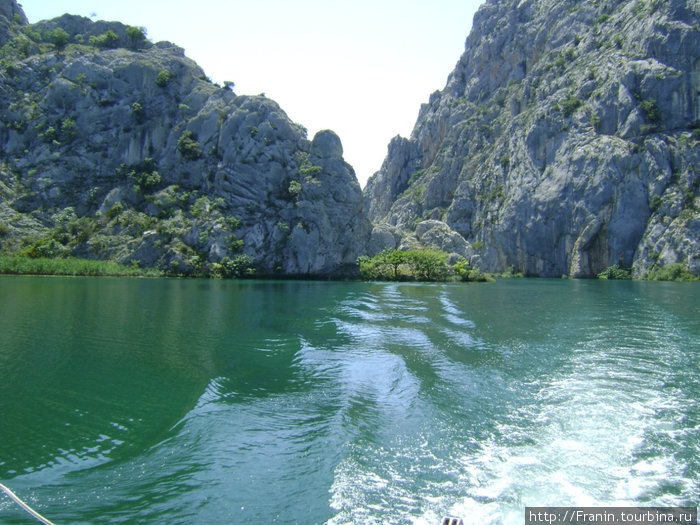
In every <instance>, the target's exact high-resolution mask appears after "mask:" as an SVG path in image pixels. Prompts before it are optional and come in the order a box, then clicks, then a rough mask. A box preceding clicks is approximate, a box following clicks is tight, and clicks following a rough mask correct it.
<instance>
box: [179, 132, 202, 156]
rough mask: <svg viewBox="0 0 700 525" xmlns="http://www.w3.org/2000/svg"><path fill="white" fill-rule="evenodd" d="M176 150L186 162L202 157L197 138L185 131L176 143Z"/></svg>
mask: <svg viewBox="0 0 700 525" xmlns="http://www.w3.org/2000/svg"><path fill="white" fill-rule="evenodd" d="M177 150H178V151H179V152H180V155H182V156H183V157H184V158H185V159H187V160H197V159H198V158H200V157H201V156H202V147H201V146H200V145H199V142H197V136H196V135H195V134H194V133H192V132H191V131H189V130H187V131H185V132H183V133H182V136H181V137H180V139H179V140H178V141H177Z"/></svg>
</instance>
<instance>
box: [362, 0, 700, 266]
mask: <svg viewBox="0 0 700 525" xmlns="http://www.w3.org/2000/svg"><path fill="white" fill-rule="evenodd" d="M699 27H700V13H699V12H698V4H697V2H696V1H694V0H669V1H660V0H600V1H597V2H570V1H565V0H506V1H503V0H498V1H496V0H488V1H487V2H486V3H485V4H484V5H483V6H482V7H481V8H480V9H479V11H478V12H477V14H476V16H475V18H474V24H473V30H472V33H471V34H470V35H469V38H468V39H467V42H466V49H465V52H464V54H463V55H462V57H461V58H460V60H459V62H458V63H457V65H456V67H455V69H454V71H453V72H452V73H451V74H450V76H449V78H448V81H447V85H446V86H445V88H444V89H443V90H442V91H438V92H435V93H433V95H431V97H430V100H429V102H428V103H427V104H424V105H423V106H422V107H421V109H420V112H419V115H418V121H417V122H416V125H415V128H414V130H413V132H412V134H411V137H410V139H404V138H400V137H397V138H396V139H394V140H393V141H392V142H391V144H390V145H389V151H388V155H387V157H386V159H385V161H384V163H383V165H382V167H381V169H380V170H379V172H377V173H376V174H375V175H374V176H373V177H372V178H371V179H370V181H369V183H368V184H367V187H366V188H365V193H364V194H365V202H366V206H367V209H368V213H369V216H370V218H371V220H372V221H373V222H375V223H386V224H389V225H391V226H392V227H394V228H396V229H397V230H398V231H400V232H401V234H402V235H403V236H404V237H405V238H409V237H415V236H416V234H417V233H418V226H419V225H420V224H421V223H422V222H421V221H430V220H440V221H443V222H444V223H445V224H446V225H447V226H448V227H449V228H450V229H451V230H452V231H453V232H455V233H457V234H459V235H460V236H461V237H462V238H463V239H465V240H466V241H468V242H469V243H471V244H476V243H478V246H480V250H479V255H480V262H479V264H480V266H481V268H482V269H483V270H487V271H503V270H505V269H506V268H507V267H509V266H511V265H515V266H516V267H517V268H518V270H520V271H522V272H524V273H526V274H536V275H542V276H557V277H558V276H560V275H570V276H574V277H590V276H592V275H594V274H596V273H598V272H600V271H602V270H603V269H605V268H606V267H608V266H610V265H613V264H616V263H622V264H624V265H626V266H632V267H633V269H634V273H635V275H637V276H639V275H642V274H643V273H644V272H645V271H647V270H649V269H650V268H651V267H652V266H654V265H665V264H672V263H682V264H685V265H687V266H688V267H689V269H691V270H692V271H693V272H695V273H696V274H697V273H698V272H699V271H700V228H699V225H700V207H699V206H700V201H699V200H698V187H699V185H700V29H699Z"/></svg>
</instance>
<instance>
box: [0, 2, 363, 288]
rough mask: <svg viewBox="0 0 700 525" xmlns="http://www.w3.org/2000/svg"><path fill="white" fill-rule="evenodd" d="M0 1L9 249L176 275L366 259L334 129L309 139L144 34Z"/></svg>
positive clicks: (330, 266)
mask: <svg viewBox="0 0 700 525" xmlns="http://www.w3.org/2000/svg"><path fill="white" fill-rule="evenodd" d="M1 1H2V3H1V4H0V18H2V19H3V20H4V22H3V23H5V22H6V23H7V26H8V27H10V28H11V31H9V32H8V33H7V34H8V35H9V37H10V38H11V39H10V40H9V42H8V43H7V44H6V45H5V47H4V51H5V58H4V59H3V60H2V62H0V96H1V97H2V100H3V101H4V104H3V106H2V108H0V144H2V149H1V150H0V243H2V247H3V248H4V249H5V250H6V251H15V252H16V251H22V250H26V249H27V247H28V246H29V247H32V246H33V247H34V248H36V249H37V250H40V251H41V250H48V251H51V250H53V251H54V252H55V251H56V250H58V251H59V252H61V253H62V254H72V255H76V256H83V257H90V258H100V259H102V258H109V259H114V260H118V261H120V262H124V263H131V262H134V263H138V264H141V265H148V266H158V267H160V268H165V269H168V270H172V271H176V272H178V273H191V272H196V271H197V270H198V269H200V268H201V267H202V266H203V265H211V264H214V263H217V264H219V263H222V262H223V263H225V262H226V261H230V260H233V259H235V258H236V257H240V256H247V258H248V260H249V261H250V262H252V264H253V265H254V266H255V267H256V268H257V269H258V272H259V273H262V274H286V275H326V274H337V273H342V272H343V271H345V270H346V269H348V268H351V267H353V266H354V264H355V261H356V258H357V257H358V256H359V255H361V254H362V253H365V251H366V242H367V240H368V236H369V228H370V226H369V222H368V220H367V218H366V215H365V213H364V209H363V206H364V205H363V199H362V193H361V189H360V186H359V184H358V182H357V180H356V178H355V174H354V172H353V170H352V168H351V167H350V166H349V165H348V164H347V163H346V162H344V160H343V158H342V145H341V142H340V139H339V138H338V137H337V135H335V133H333V132H332V131H321V132H319V133H318V134H317V135H316V137H314V138H313V140H311V141H310V140H308V139H307V137H306V130H305V129H304V128H303V127H302V126H301V125H299V124H296V123H294V122H292V121H291V120H290V119H289V118H288V117H287V115H286V114H285V113H284V111H283V110H282V109H281V108H280V107H279V106H278V105H277V104H276V103H275V102H274V101H272V100H270V99H267V98H265V97H264V96H238V95H236V94H235V93H234V92H233V91H232V89H231V88H230V87H228V86H227V87H220V86H217V85H215V84H213V83H212V82H211V81H210V80H209V79H208V78H207V77H206V75H205V74H204V72H203V71H202V70H201V69H200V68H199V67H198V66H197V65H196V64H195V63H194V62H192V61H191V60H190V59H188V58H187V57H185V55H184V52H183V50H182V49H181V48H179V47H177V46H175V45H173V44H170V43H168V42H159V43H156V44H153V43H151V42H149V41H148V40H146V39H145V38H144V36H143V34H142V33H140V32H139V31H138V28H132V27H127V26H124V25H122V24H119V23H112V22H110V23H106V22H92V21H90V20H89V19H86V18H82V17H75V16H70V15H64V16H63V17H60V18H58V19H55V20H51V21H45V22H41V23H39V24H35V25H26V19H24V18H22V20H20V18H21V17H23V15H22V14H21V11H18V9H19V8H18V7H17V5H16V4H15V3H14V1H8V0H1ZM15 13H20V15H19V16H14V14H15ZM8 14H9V15H12V16H10V17H9V18H8V16H7V15H8ZM20 22H21V23H23V24H25V26H24V27H23V28H20ZM49 241H51V242H49ZM53 241H55V242H53ZM56 243H57V244H56Z"/></svg>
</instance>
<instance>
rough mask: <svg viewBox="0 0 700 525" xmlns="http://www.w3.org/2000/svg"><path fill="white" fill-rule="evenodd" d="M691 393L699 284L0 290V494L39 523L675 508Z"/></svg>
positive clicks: (430, 520)
mask: <svg viewBox="0 0 700 525" xmlns="http://www.w3.org/2000/svg"><path fill="white" fill-rule="evenodd" d="M699 400H700V284H698V283H647V282H612V281H611V282H605V281H572V280H542V279H532V280H529V279H516V280H502V281H499V282H497V283H493V284H480V285H459V284H395V283H334V282H275V281H267V282H265V281H241V282H236V281H205V280H175V279H113V278H55V277H2V278H0V482H2V483H4V484H6V485H7V486H9V487H10V488H12V489H13V490H14V491H15V492H16V493H17V494H18V495H19V496H20V497H22V498H23V499H24V500H25V501H27V502H28V503H29V504H30V505H31V506H33V507H34V508H35V509H36V510H37V511H39V512H40V513H41V514H43V515H44V516H45V517H47V518H48V519H51V520H52V521H54V522H55V523H56V524H57V525H60V524H68V523H70V524H92V523H149V524H151V523H153V524H180V523H181V524H191V523H196V524H199V523H201V524H219V523H221V524H228V523H244V524H245V523H299V524H313V523H328V524H364V523H367V524H371V523H391V524H399V523H412V524H427V525H433V524H439V523H440V522H441V519H442V517H443V516H446V515H452V516H458V517H462V518H464V520H465V525H470V524H477V523H478V524H491V523H493V524H501V523H504V524H521V523H523V521H524V507H525V506H546V505H552V506H555V505H556V506H565V505H578V506H597V505H618V506H630V505H643V506H649V505H688V506H690V505H693V506H694V505H697V504H698V502H699V501H700V401H699ZM0 523H4V524H5V523H6V524H27V523H33V522H32V520H31V518H29V517H28V516H27V515H26V514H24V513H23V512H22V511H21V510H20V509H19V507H17V506H16V505H14V503H12V502H11V501H10V500H9V499H8V498H7V497H5V496H4V495H2V494H0Z"/></svg>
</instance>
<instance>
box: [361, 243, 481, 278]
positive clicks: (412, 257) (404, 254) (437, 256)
mask: <svg viewBox="0 0 700 525" xmlns="http://www.w3.org/2000/svg"><path fill="white" fill-rule="evenodd" d="M448 257H449V255H448V254H447V253H445V252H443V251H441V250H428V249H426V250H395V249H389V248H387V249H384V250H382V251H381V252H379V253H378V254H377V255H375V256H374V257H369V256H366V255H365V256H362V257H360V258H358V260H357V262H358V264H359V266H360V274H361V275H362V278H363V279H367V280H377V281H448V280H460V281H463V282H486V281H489V280H492V279H490V278H489V277H488V276H486V275H484V274H482V273H481V272H480V271H479V270H478V269H477V268H473V267H472V266H471V265H470V264H469V262H467V260H466V259H464V258H462V259H460V260H459V261H457V262H456V263H455V264H454V265H452V266H451V265H450V264H449V263H448Z"/></svg>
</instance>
